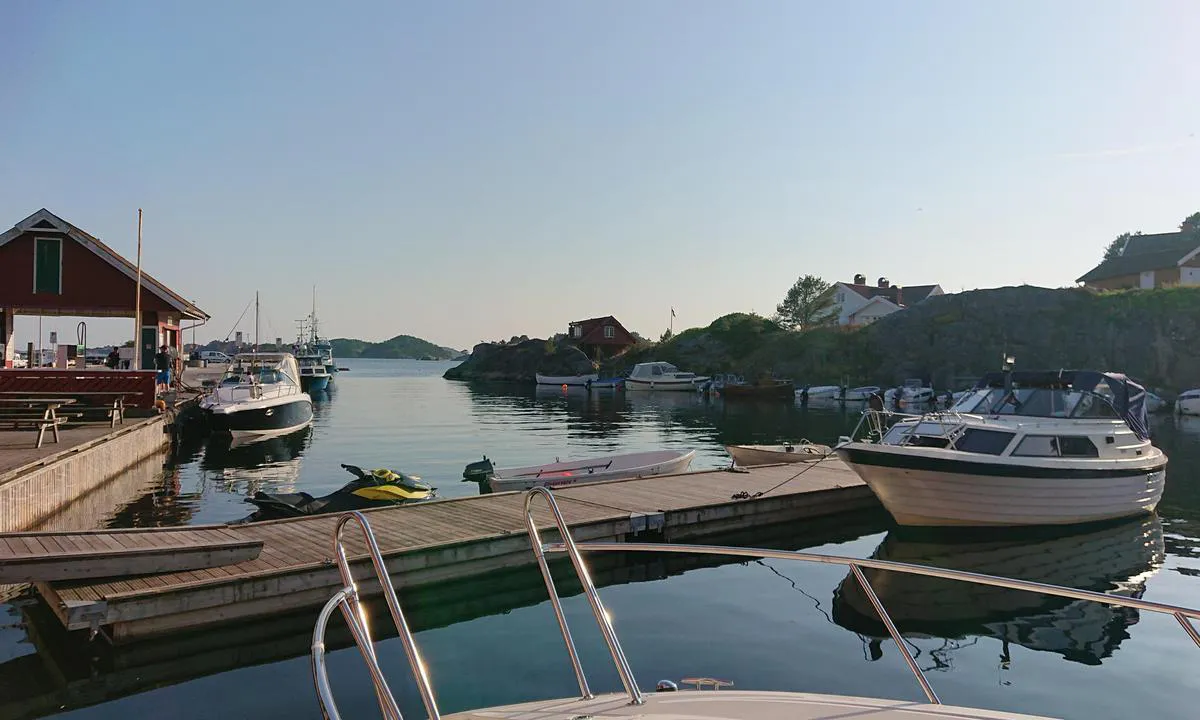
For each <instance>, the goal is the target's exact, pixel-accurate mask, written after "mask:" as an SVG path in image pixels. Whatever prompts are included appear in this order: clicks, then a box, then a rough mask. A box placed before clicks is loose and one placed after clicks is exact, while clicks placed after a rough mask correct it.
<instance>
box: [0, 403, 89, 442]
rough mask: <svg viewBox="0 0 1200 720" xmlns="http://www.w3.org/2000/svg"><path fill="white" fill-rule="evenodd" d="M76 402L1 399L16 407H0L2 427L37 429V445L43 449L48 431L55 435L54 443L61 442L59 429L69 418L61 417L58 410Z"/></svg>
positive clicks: (0, 423)
mask: <svg viewBox="0 0 1200 720" xmlns="http://www.w3.org/2000/svg"><path fill="white" fill-rule="evenodd" d="M73 402H75V401H74V400H72V399H69V398H66V399H64V398H0V403H3V404H4V405H16V407H0V426H11V427H12V429H14V430H18V429H21V428H30V429H35V428H36V429H37V431H38V436H37V445H36V447H38V448H41V447H42V443H43V442H44V441H45V439H46V430H47V429H50V431H51V432H52V433H53V435H54V442H55V443H57V442H58V441H59V437H58V428H59V426H60V425H64V424H65V423H66V422H67V420H68V418H67V417H65V416H60V415H59V414H58V412H57V411H58V409H59V408H60V407H62V406H63V405H70V404H71V403H73Z"/></svg>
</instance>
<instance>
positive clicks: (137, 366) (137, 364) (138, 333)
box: [132, 208, 142, 370]
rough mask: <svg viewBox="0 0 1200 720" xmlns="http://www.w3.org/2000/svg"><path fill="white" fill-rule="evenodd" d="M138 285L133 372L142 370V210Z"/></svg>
mask: <svg viewBox="0 0 1200 720" xmlns="http://www.w3.org/2000/svg"><path fill="white" fill-rule="evenodd" d="M137 232H138V249H137V283H136V285H135V286H134V288H135V289H134V292H135V293H136V295H135V296H134V299H133V368H132V369H133V370H141V369H142V209H141V208H138V231H137Z"/></svg>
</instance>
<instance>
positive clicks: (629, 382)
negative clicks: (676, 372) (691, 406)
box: [625, 378, 708, 392]
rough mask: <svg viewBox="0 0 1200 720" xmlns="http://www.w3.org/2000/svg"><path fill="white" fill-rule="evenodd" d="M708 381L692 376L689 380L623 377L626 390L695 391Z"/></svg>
mask: <svg viewBox="0 0 1200 720" xmlns="http://www.w3.org/2000/svg"><path fill="white" fill-rule="evenodd" d="M707 381H708V378H692V379H690V380H634V379H633V378H626V379H625V389H626V390H659V391H662V390H675V391H680V390H684V391H692V392H695V391H696V390H698V389H699V388H700V386H701V385H703V384H704V383H705V382H707Z"/></svg>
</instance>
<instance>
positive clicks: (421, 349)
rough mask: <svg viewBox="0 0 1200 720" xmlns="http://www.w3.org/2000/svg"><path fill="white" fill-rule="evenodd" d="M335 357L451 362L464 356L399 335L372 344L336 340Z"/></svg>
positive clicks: (348, 339)
mask: <svg viewBox="0 0 1200 720" xmlns="http://www.w3.org/2000/svg"><path fill="white" fill-rule="evenodd" d="M330 344H332V345H333V355H334V357H339V358H356V357H363V358H404V359H410V360H450V359H453V358H456V357H458V356H460V355H462V352H461V351H459V350H455V349H454V348H448V347H442V346H441V345H434V344H433V343H431V342H429V341H428V340H422V339H421V338H418V337H413V336H412V335H397V336H396V337H394V338H392V339H390V340H384V341H383V342H378V343H372V342H367V341H365V340H355V339H352V338H335V339H333V340H331V341H330Z"/></svg>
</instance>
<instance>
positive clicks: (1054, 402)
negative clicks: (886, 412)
mask: <svg viewBox="0 0 1200 720" xmlns="http://www.w3.org/2000/svg"><path fill="white" fill-rule="evenodd" d="M864 417H865V418H869V419H872V421H873V422H875V421H878V419H879V418H881V417H883V416H881V415H880V414H878V413H875V412H873V411H871V412H868V413H867V414H866V415H865V416H864ZM837 453H838V455H839V456H840V457H841V458H842V459H843V460H844V461H845V462H846V463H847V464H848V465H849V466H850V467H851V468H852V469H853V470H854V471H855V472H856V473H858V475H859V477H861V478H862V479H863V481H864V482H866V484H867V485H868V486H869V487H870V488H871V490H872V491H874V493H875V495H876V496H877V497H878V498H879V500H880V502H881V503H883V505H884V507H885V508H887V510H888V511H889V512H890V513H891V514H892V516H893V517H894V518H895V519H896V522H898V523H899V524H901V525H926V526H936V525H1013V526H1015V525H1062V524H1073V523H1085V522H1094V521H1099V520H1108V519H1113V518H1119V517H1126V516H1130V515H1136V514H1139V513H1144V512H1149V511H1152V510H1153V509H1154V508H1155V506H1156V505H1157V504H1158V501H1159V499H1160V498H1161V497H1162V491H1163V485H1164V481H1165V474H1166V464H1167V457H1166V455H1164V454H1163V452H1162V451H1161V450H1159V449H1158V448H1156V447H1154V446H1153V445H1152V444H1151V442H1150V439H1149V432H1148V430H1147V427H1146V411H1145V405H1144V391H1143V390H1142V388H1141V386H1139V385H1137V384H1136V383H1134V382H1133V381H1131V380H1129V379H1128V378H1126V377H1125V376H1123V375H1118V374H1115V373H1100V372H1092V371H1056V372H1028V371H1026V372H1006V373H991V374H989V375H986V376H984V378H983V379H981V380H980V381H979V383H977V384H976V388H975V390H974V391H973V392H972V393H971V394H970V395H967V396H966V397H964V398H963V399H962V400H960V401H959V402H958V403H957V404H956V405H955V406H954V407H953V408H952V409H951V411H950V412H947V413H930V414H926V415H923V416H908V417H907V418H906V419H904V420H901V421H900V422H898V423H896V424H895V425H893V426H892V427H891V428H890V429H886V431H885V432H884V434H883V436H882V438H881V439H879V440H877V441H875V440H867V441H854V442H851V441H850V439H849V438H847V439H846V442H842V443H840V444H839V446H838V449H837Z"/></svg>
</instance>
